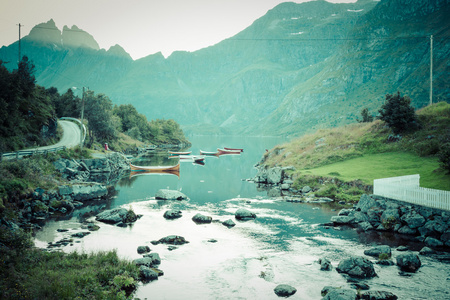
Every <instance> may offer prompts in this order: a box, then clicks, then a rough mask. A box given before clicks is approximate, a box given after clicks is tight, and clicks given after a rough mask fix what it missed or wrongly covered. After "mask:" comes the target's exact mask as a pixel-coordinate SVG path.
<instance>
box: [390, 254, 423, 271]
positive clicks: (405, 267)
mask: <svg viewBox="0 0 450 300" xmlns="http://www.w3.org/2000/svg"><path fill="white" fill-rule="evenodd" d="M396 258H397V266H399V267H400V270H402V271H404V272H411V273H414V272H416V271H417V270H418V269H419V268H420V266H421V265H422V262H421V261H420V258H419V256H417V255H416V254H413V253H406V254H400V255H398V256H397V257H396Z"/></svg>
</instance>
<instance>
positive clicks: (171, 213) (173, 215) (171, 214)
mask: <svg viewBox="0 0 450 300" xmlns="http://www.w3.org/2000/svg"><path fill="white" fill-rule="evenodd" d="M181 217H182V213H181V210H175V209H171V210H168V211H166V212H165V213H164V218H166V219H168V220H173V219H178V218H181Z"/></svg>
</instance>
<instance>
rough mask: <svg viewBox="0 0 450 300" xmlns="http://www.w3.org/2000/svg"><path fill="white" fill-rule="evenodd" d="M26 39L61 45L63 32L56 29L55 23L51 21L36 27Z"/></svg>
mask: <svg viewBox="0 0 450 300" xmlns="http://www.w3.org/2000/svg"><path fill="white" fill-rule="evenodd" d="M24 39H26V40H31V41H39V42H44V43H51V44H56V45H60V44H61V31H60V30H59V29H58V28H57V27H56V24H55V21H53V19H50V20H49V21H48V22H46V23H40V24H38V25H36V26H34V27H33V28H32V29H31V31H30V33H29V34H28V35H27V36H26V37H24Z"/></svg>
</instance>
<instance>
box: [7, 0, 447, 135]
mask: <svg viewBox="0 0 450 300" xmlns="http://www.w3.org/2000/svg"><path fill="white" fill-rule="evenodd" d="M449 1H450V0H427V1H413V0H385V1H372V0H359V1H357V2H356V3H343V4H332V3H329V2H326V1H320V0H319V1H311V2H305V3H301V4H296V3H282V4H280V5H278V6H276V7H274V8H273V9H271V10H269V11H268V12H267V14H266V15H264V16H263V17H261V18H259V19H258V20H256V21H255V22H254V23H253V24H252V25H251V26H249V27H248V28H246V29H245V30H243V31H242V32H240V33H238V34H237V35H235V36H234V37H232V38H229V39H226V40H224V41H222V42H220V43H218V44H216V45H214V46H210V47H208V48H204V49H201V50H198V51H195V52H183V51H179V52H174V53H173V54H172V55H171V56H169V57H168V58H164V56H163V55H162V54H161V53H158V54H154V55H149V56H147V57H144V58H142V59H139V60H135V61H134V60H132V59H131V57H130V56H129V55H128V53H126V52H125V51H124V50H123V49H122V48H121V47H120V46H118V45H116V46H114V47H111V48H110V49H109V50H108V51H106V50H104V49H99V48H98V44H97V43H96V42H95V40H94V38H93V37H92V36H90V35H89V34H88V33H86V32H84V31H83V30H81V29H79V28H77V27H76V26H73V27H72V28H71V29H69V28H67V27H64V28H63V30H62V32H61V31H59V30H58V29H57V28H56V26H55V25H54V22H53V21H52V20H50V21H49V22H47V23H44V24H39V25H37V26H36V27H35V28H33V30H32V31H31V32H30V35H29V36H27V37H25V38H24V39H23V40H22V49H23V50H22V53H23V54H25V55H27V56H28V57H29V58H30V59H31V60H32V61H33V63H34V64H35V65H36V78H37V81H38V83H39V84H41V85H43V86H46V87H49V86H55V87H57V88H58V89H59V90H60V91H65V90H66V89H68V88H71V87H73V86H76V87H82V86H87V87H89V88H90V89H91V90H94V91H95V92H96V93H105V94H107V95H108V96H109V97H110V98H111V99H112V100H113V102H114V103H116V104H124V103H131V104H133V105H134V106H135V107H136V108H137V109H138V111H140V112H141V113H143V114H145V115H146V117H147V118H148V119H162V118H164V119H169V118H170V119H174V120H175V121H177V122H178V123H180V124H181V125H182V127H183V129H184V130H185V132H186V133H197V134H219V133H222V134H253V135H261V134H265V135H279V134H283V135H300V134H302V133H305V132H308V131H310V130H313V129H316V128H321V127H329V126H337V125H342V124H346V123H350V122H355V119H356V117H359V116H360V111H361V109H362V108H364V107H368V108H369V110H370V112H372V113H375V112H376V111H377V109H378V108H379V107H380V106H381V104H382V103H383V101H384V96H385V94H387V93H390V94H392V93H395V92H397V91H400V92H401V93H402V94H407V95H409V96H410V97H411V98H412V100H413V104H414V105H415V106H416V108H420V107H423V106H425V105H426V104H427V103H428V101H429V96H428V93H429V91H428V86H429V68H430V66H429V60H430V45H429V43H430V42H429V36H430V35H431V34H433V35H434V45H435V47H434V49H435V50H434V76H433V86H434V91H433V93H434V97H435V99H436V100H441V101H449V97H448V96H449V94H450V91H449V86H450V85H449V83H450V82H449V78H448V74H449V69H450V66H449V63H448V57H449V55H448V54H449V52H450V43H449V39H448V36H449V25H450V20H448V18H446V16H448V15H449ZM47 27H48V28H49V29H45V28H47ZM0 59H1V60H3V61H10V62H13V61H17V42H16V43H14V44H12V45H10V46H8V47H2V48H1V49H0ZM7 66H8V67H10V68H12V67H14V66H13V63H9V64H7Z"/></svg>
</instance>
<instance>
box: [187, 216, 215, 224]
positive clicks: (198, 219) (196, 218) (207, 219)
mask: <svg viewBox="0 0 450 300" xmlns="http://www.w3.org/2000/svg"><path fill="white" fill-rule="evenodd" d="M192 221H194V222H195V223H197V224H209V223H211V221H212V217H210V216H205V215H202V214H201V213H198V214H196V215H195V216H193V217H192Z"/></svg>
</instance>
